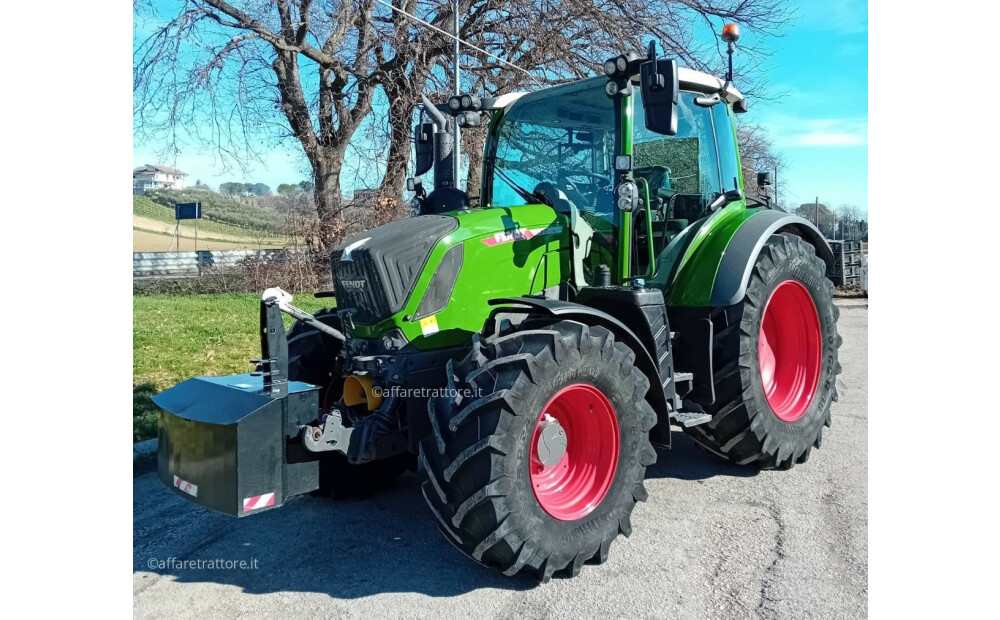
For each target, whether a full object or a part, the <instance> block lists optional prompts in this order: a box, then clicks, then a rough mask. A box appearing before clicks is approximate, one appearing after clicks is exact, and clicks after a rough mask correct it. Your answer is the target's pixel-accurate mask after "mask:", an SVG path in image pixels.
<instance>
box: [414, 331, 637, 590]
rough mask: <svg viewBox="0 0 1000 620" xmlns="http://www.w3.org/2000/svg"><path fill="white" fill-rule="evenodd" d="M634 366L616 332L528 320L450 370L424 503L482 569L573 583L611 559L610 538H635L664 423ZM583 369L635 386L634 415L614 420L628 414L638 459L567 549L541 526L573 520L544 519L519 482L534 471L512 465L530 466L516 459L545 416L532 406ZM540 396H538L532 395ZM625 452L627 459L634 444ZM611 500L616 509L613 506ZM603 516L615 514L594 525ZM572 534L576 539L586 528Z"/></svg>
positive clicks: (438, 408)
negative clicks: (652, 439) (657, 431)
mask: <svg viewBox="0 0 1000 620" xmlns="http://www.w3.org/2000/svg"><path fill="white" fill-rule="evenodd" d="M634 360H635V356H634V354H633V352H632V351H631V350H630V349H629V348H628V347H626V346H625V345H623V344H621V343H616V342H615V340H614V336H613V334H612V333H611V332H609V331H607V330H606V329H604V328H601V327H596V326H587V325H584V324H582V323H577V322H574V321H558V322H555V323H552V322H548V323H547V324H546V323H539V322H536V323H534V324H532V323H531V322H526V323H525V324H523V325H522V326H521V329H520V330H518V331H515V332H513V333H510V334H506V335H501V336H494V337H490V338H489V339H486V340H485V341H483V340H480V338H479V337H478V336H473V347H472V351H471V352H470V353H469V355H468V356H467V357H466V358H465V359H464V360H463V361H462V362H460V363H459V364H458V365H457V366H454V367H452V365H451V364H450V363H449V368H448V375H449V377H452V378H453V380H454V381H456V383H455V384H454V385H453V386H451V387H453V388H457V389H455V391H454V392H452V394H455V397H454V398H451V397H449V398H439V399H432V400H430V401H429V402H428V413H429V415H430V416H431V428H432V430H433V433H432V435H431V436H429V437H427V438H425V439H424V440H422V442H421V444H420V459H421V466H422V469H423V470H424V474H423V475H424V482H423V494H424V498H425V499H426V501H427V505H428V506H429V507H430V509H431V512H433V513H434V517H435V519H436V520H437V522H438V525H439V527H440V529H441V530H442V532H443V533H444V534H445V537H446V538H447V539H448V540H449V541H450V542H451V543H452V544H453V545H455V546H456V547H457V548H458V549H459V550H461V551H462V552H463V553H465V554H466V555H468V556H469V557H471V558H473V559H474V560H476V561H477V562H480V563H481V564H484V565H486V566H489V567H492V568H495V569H498V570H500V571H503V572H504V573H505V574H507V575H513V574H516V573H519V572H522V573H527V574H530V575H533V576H534V577H535V578H537V579H538V580H540V581H542V582H545V581H548V580H549V579H550V578H551V577H552V576H553V575H554V574H557V575H565V576H574V575H576V574H577V573H579V571H580V569H581V567H582V566H583V565H584V564H587V563H594V564H600V563H603V562H604V561H606V560H607V557H608V550H609V548H610V546H611V542H612V540H614V538H616V537H617V536H618V535H619V534H625V535H629V534H630V533H631V530H632V526H631V522H630V515H631V513H632V509H633V507H634V506H635V503H636V501H644V500H645V499H646V497H647V494H646V489H645V487H644V486H643V477H644V475H645V470H646V467H647V466H648V465H651V464H653V463H654V462H655V461H656V452H655V451H654V450H653V447H652V445H651V444H650V443H649V430H650V429H651V428H652V427H653V425H655V423H656V415H655V414H654V412H653V410H652V408H651V407H650V406H649V404H648V403H647V402H646V400H645V395H646V391H647V390H648V388H649V382H648V381H647V379H646V377H645V376H644V375H643V374H642V373H641V372H640V371H639V370H638V369H636V368H635V366H634ZM582 364H595V365H598V366H601V367H603V368H606V369H610V372H611V373H614V374H616V375H617V376H616V377H615V378H614V380H615V381H619V382H620V384H619V385H622V386H624V385H626V384H627V385H628V392H627V393H628V399H629V401H630V402H629V405H630V411H620V410H616V413H617V415H618V417H619V426H620V428H622V424H623V422H622V416H631V417H630V418H629V420H630V421H628V422H627V424H630V425H632V426H630V427H629V428H633V429H637V430H634V431H630V436H634V437H635V438H636V439H635V440H634V445H633V446H629V447H628V448H627V449H629V450H630V452H631V455H632V457H633V458H632V460H631V462H628V459H626V458H625V457H624V456H623V457H621V458H620V460H619V465H618V467H619V469H620V470H621V471H616V474H615V483H614V485H613V486H612V489H610V490H609V491H608V495H607V496H605V499H604V500H603V501H602V502H601V504H600V505H599V506H598V508H597V509H595V511H594V513H592V515H588V517H585V518H584V519H582V520H581V521H579V522H574V523H581V524H586V527H589V530H587V531H584V532H582V534H581V535H579V536H577V537H576V538H575V539H574V538H571V540H570V541H569V542H568V543H565V544H561V545H560V544H556V543H555V542H553V541H551V540H548V539H546V538H545V536H543V535H542V534H539V533H538V532H539V527H540V525H539V524H540V523H542V522H546V521H545V520H546V518H547V519H549V520H550V521H548V522H547V523H548V526H547V527H553V528H562V527H563V526H562V525H555V524H559V523H565V522H557V521H555V520H553V519H551V517H547V515H544V513H542V512H541V509H540V508H539V507H538V506H537V502H536V501H535V498H534V497H533V495H532V492H531V489H530V482H529V483H528V487H527V491H525V489H524V485H523V483H522V480H521V478H522V477H523V478H526V477H527V474H526V472H527V468H526V467H525V468H524V472H523V474H522V473H520V472H519V471H517V470H516V467H515V466H514V465H513V464H514V463H522V464H523V461H519V460H518V458H520V457H519V456H517V455H523V450H524V449H525V448H524V446H523V445H521V444H522V443H524V444H526V443H527V441H526V438H527V437H530V429H531V428H533V426H534V422H535V419H536V418H537V416H538V414H539V411H537V410H530V408H529V407H527V406H526V403H525V401H526V400H528V398H529V397H530V398H536V399H537V393H538V391H539V390H540V389H542V390H544V389H548V388H541V387H540V385H549V386H551V385H552V382H553V381H559V380H560V379H559V378H558V377H559V376H561V375H560V373H562V372H564V370H561V369H564V368H569V367H574V368H577V367H580V366H581V365H582ZM456 375H457V376H456ZM609 381H610V379H609ZM463 388H472V389H474V390H475V391H474V392H471V393H474V394H476V395H477V396H478V395H480V394H481V395H482V396H480V397H478V398H471V397H463V394H468V393H470V392H468V391H465V390H463ZM532 391H534V392H535V395H532V396H529V394H530V393H531V392H532ZM534 402H537V400H536V401H534ZM623 432H624V431H623ZM525 433H529V434H528V435H526V434H525ZM622 442H623V444H624V439H623V440H622ZM622 448H623V452H624V451H625V450H626V446H624V445H623V446H622ZM519 451H521V452H519ZM512 468H513V469H514V471H512ZM626 489H627V490H626ZM613 492H614V494H613ZM612 499H613V500H615V503H609V502H611V500H612ZM602 510H607V512H605V513H601V516H600V518H597V517H594V520H593V521H588V519H589V518H591V517H592V516H594V514H598V513H599V511H602ZM565 527H566V528H567V531H568V530H569V528H570V527H578V526H573V525H567V526H565ZM579 527H581V530H582V529H583V526H579ZM574 543H578V544H574Z"/></svg>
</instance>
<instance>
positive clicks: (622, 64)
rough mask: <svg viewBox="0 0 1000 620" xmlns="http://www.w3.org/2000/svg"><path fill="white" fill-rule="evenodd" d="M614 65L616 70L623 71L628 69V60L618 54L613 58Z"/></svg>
mask: <svg viewBox="0 0 1000 620" xmlns="http://www.w3.org/2000/svg"><path fill="white" fill-rule="evenodd" d="M615 66H616V67H618V71H625V69H628V60H626V59H625V57H624V56H619V57H618V59H617V60H615Z"/></svg>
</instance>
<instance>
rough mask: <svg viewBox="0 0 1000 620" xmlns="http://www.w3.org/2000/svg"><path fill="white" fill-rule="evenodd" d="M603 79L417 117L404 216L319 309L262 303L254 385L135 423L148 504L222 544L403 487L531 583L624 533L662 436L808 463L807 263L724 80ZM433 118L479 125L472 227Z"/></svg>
mask: <svg viewBox="0 0 1000 620" xmlns="http://www.w3.org/2000/svg"><path fill="white" fill-rule="evenodd" d="M604 73H605V76H603V77H598V78H592V79H586V80H582V81H578V82H573V83H570V84H565V85H561V86H556V87H552V88H546V89H543V90H538V91H536V92H533V93H530V94H521V93H518V94H507V95H503V96H500V97H497V98H493V99H480V98H478V97H476V96H473V95H465V96H460V97H454V98H452V100H451V101H450V102H449V105H447V106H442V109H440V110H439V109H437V108H436V107H434V106H426V111H427V113H428V114H429V115H430V117H431V119H432V121H431V122H428V123H421V124H420V125H418V127H417V130H416V143H417V155H418V157H417V159H418V162H417V171H418V174H421V173H423V172H425V171H426V170H428V169H429V168H430V167H431V166H434V168H435V188H434V190H433V191H432V192H430V193H429V194H427V193H426V192H424V190H423V188H422V187H421V185H420V183H419V182H417V181H416V180H414V181H413V182H412V183H411V184H410V187H411V188H412V189H414V190H415V191H416V194H417V198H416V199H415V202H416V209H417V210H418V211H419V213H420V215H418V216H415V217H412V218H408V219H404V220H399V221H394V222H391V223H389V224H386V225H384V226H380V227H378V228H375V229H374V230H370V231H368V232H365V233H362V234H360V235H358V236H356V237H353V238H351V239H348V240H346V241H345V242H344V243H343V244H342V245H341V246H340V247H339V248H338V249H337V250H335V251H334V252H333V254H332V270H333V281H334V288H335V290H334V291H333V292H332V293H319V295H331V296H335V297H336V307H335V308H333V309H330V310H324V311H321V312H319V313H317V314H316V315H314V316H313V315H310V314H307V313H305V312H303V311H301V310H299V309H298V308H296V307H295V306H293V305H292V303H291V301H292V299H291V297H290V296H289V295H288V294H287V293H285V292H284V291H282V290H281V289H269V290H268V291H265V292H264V294H263V295H262V299H261V319H260V335H261V347H262V351H263V354H262V356H261V358H260V359H258V360H253V361H254V362H255V363H256V364H257V371H256V372H254V373H249V374H245V375H235V376H228V377H199V378H194V379H189V380H187V381H185V382H183V383H180V384H179V385H177V386H174V387H173V388H170V389H168V390H166V391H164V392H162V393H161V394H159V395H157V396H156V397H155V399H154V400H155V401H156V403H157V404H158V405H159V406H160V407H161V408H162V409H163V412H162V413H161V416H160V429H159V439H160V442H159V473H160V476H161V478H162V480H163V482H164V483H165V484H167V485H168V486H169V487H171V488H172V489H174V491H175V492H177V493H178V494H180V495H182V496H183V497H186V498H187V499H189V500H191V501H194V502H196V503H198V504H200V505H203V506H206V507H208V508H212V509H215V510H218V511H221V512H224V513H227V514H230V515H233V516H237V517H242V516H246V515H249V514H253V513H257V512H261V511H263V510H267V509H270V508H273V507H277V506H280V505H282V504H283V503H284V502H286V501H287V500H288V499H289V498H291V497H293V496H295V495H299V494H304V493H309V492H324V491H330V492H333V493H340V492H344V491H351V490H355V491H357V490H360V491H371V490H374V489H376V488H379V487H381V486H385V485H388V484H390V483H391V482H392V481H393V480H395V479H396V478H397V477H398V476H399V475H400V474H402V473H403V472H405V471H407V470H414V469H417V470H419V472H420V475H421V476H422V477H423V483H422V491H423V495H424V497H425V499H426V502H427V506H428V507H429V508H430V512H431V514H432V515H433V517H434V519H436V521H437V524H438V526H439V527H440V529H441V531H442V532H443V534H444V536H445V538H447V540H448V541H450V542H451V543H452V544H454V545H455V546H456V547H457V548H459V549H460V550H461V551H462V552H463V553H465V554H466V555H468V556H470V557H471V558H473V559H474V560H476V561H477V562H480V563H481V564H483V565H485V566H488V567H492V568H495V569H497V570H500V571H503V572H504V573H505V574H508V575H512V574H515V573H526V574H529V575H532V576H533V577H534V578H536V579H538V580H541V581H547V580H548V579H549V578H550V577H551V576H552V575H554V574H555V575H560V576H564V575H566V576H573V575H576V574H577V573H578V572H579V571H580V568H581V567H582V566H583V565H584V564H587V563H593V564H600V563H603V562H604V561H605V560H606V559H607V557H608V551H609V547H610V546H611V543H612V541H613V540H614V539H615V538H616V537H617V536H618V535H619V534H625V535H626V536H627V535H629V534H630V533H631V531H632V526H631V524H630V515H631V513H632V510H633V508H634V506H635V504H636V502H638V501H642V500H645V499H646V497H647V493H646V489H645V487H644V486H643V478H644V475H645V472H646V468H647V467H649V466H650V465H652V464H653V463H655V462H656V459H657V452H656V450H655V449H654V446H658V447H663V448H668V447H669V446H670V442H671V427H672V426H673V427H678V428H680V429H682V430H683V432H684V433H687V434H688V435H689V436H690V437H691V438H692V439H693V440H694V441H695V442H697V444H698V445H699V446H701V447H702V448H704V449H705V450H706V451H708V452H710V453H711V454H713V455H715V456H717V457H719V458H722V459H725V460H727V461H731V462H732V463H735V464H738V465H745V466H748V467H757V468H776V469H787V468H790V467H792V466H793V465H795V464H797V463H803V462H805V461H806V460H807V459H808V458H809V454H810V451H811V450H812V449H813V448H814V447H815V448H818V447H819V446H820V442H821V439H822V432H823V427H824V426H829V425H830V405H831V402H832V401H834V400H836V399H837V390H836V376H837V374H838V373H839V372H840V364H839V363H838V361H837V350H838V347H839V345H840V341H841V339H840V337H839V336H838V334H837V318H838V311H837V309H836V307H835V306H834V305H833V303H832V291H833V286H832V283H831V282H830V281H829V280H828V279H827V278H826V273H827V269H828V268H829V267H830V266H831V265H832V264H833V253H832V252H831V250H830V247H829V245H828V244H827V242H826V241H825V240H824V238H823V236H822V235H821V234H820V232H819V231H818V230H817V229H816V228H815V227H814V226H813V225H812V224H811V223H809V222H808V221H807V220H804V219H802V218H800V217H797V216H794V215H790V214H788V213H785V212H783V211H780V210H777V209H774V208H771V206H770V203H769V200H768V199H767V197H766V196H762V197H761V199H760V200H755V199H751V198H748V197H747V196H745V195H744V192H743V188H744V183H743V176H742V172H741V167H740V160H739V152H738V149H737V143H736V137H735V131H734V124H733V114H734V113H738V112H741V111H745V109H746V102H745V100H744V98H743V96H742V95H741V94H740V92H739V91H738V90H736V89H735V88H734V87H733V86H732V84H731V83H730V80H729V79H727V80H726V81H725V82H723V81H722V80H720V79H718V78H716V77H714V76H711V75H707V74H704V73H699V72H696V71H691V70H687V69H684V68H680V69H679V68H678V67H677V65H676V63H675V62H674V61H672V60H667V59H663V58H656V56H655V54H654V53H653V50H652V47H651V49H650V51H649V53H648V54H647V55H645V56H639V55H636V54H627V55H621V56H619V57H616V58H612V59H611V60H609V61H608V62H607V63H606V64H605V66H604ZM449 115H450V116H451V117H452V119H453V120H452V121H451V122H453V123H458V124H459V125H460V126H461V125H464V126H469V125H475V124H478V123H479V122H480V121H481V119H484V117H488V123H489V125H488V126H489V136H488V139H487V141H486V144H485V153H484V166H483V178H482V181H483V182H482V194H481V196H480V197H479V206H478V207H476V208H470V207H469V202H470V201H469V199H468V197H467V196H466V195H465V194H464V192H462V191H460V190H459V189H458V188H457V184H456V183H455V182H454V180H455V176H454V173H453V172H449V171H452V170H454V167H453V159H452V158H453V157H455V156H457V154H456V153H454V152H452V151H451V150H450V148H448V139H447V138H448V128H447V127H446V125H447V124H448V120H449V119H448V118H447V117H448V116H449ZM759 180H760V181H761V182H764V181H765V179H763V178H761V179H759ZM751 201H753V203H752V204H751ZM282 312H285V313H290V314H292V315H293V316H295V317H296V318H297V319H298V320H297V322H296V323H295V324H294V325H293V326H292V327H291V329H290V330H289V331H288V332H287V333H286V332H285V331H284V328H283V326H282V320H281V314H282Z"/></svg>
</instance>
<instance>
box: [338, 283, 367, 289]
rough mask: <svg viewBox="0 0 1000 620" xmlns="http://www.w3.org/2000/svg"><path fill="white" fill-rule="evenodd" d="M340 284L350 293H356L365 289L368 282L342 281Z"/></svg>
mask: <svg viewBox="0 0 1000 620" xmlns="http://www.w3.org/2000/svg"><path fill="white" fill-rule="evenodd" d="M340 284H341V286H343V287H344V288H345V289H347V290H349V291H356V290H358V289H362V288H364V287H365V284H366V282H365V281H364V280H341V281H340Z"/></svg>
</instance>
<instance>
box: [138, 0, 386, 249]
mask: <svg viewBox="0 0 1000 620" xmlns="http://www.w3.org/2000/svg"><path fill="white" fill-rule="evenodd" d="M373 5H374V0H353V1H347V0H340V1H335V2H329V1H323V2H319V3H314V2H313V0H275V1H273V2H261V1H253V0H244V1H242V2H233V3H231V2H226V1H224V0H183V2H182V3H181V7H180V10H179V12H178V13H177V14H176V15H174V16H172V17H171V18H169V19H168V20H166V21H163V22H159V23H157V24H156V26H155V28H154V31H153V33H152V34H151V35H150V36H149V37H148V38H147V39H145V40H144V41H143V42H142V43H140V44H139V45H138V47H137V49H136V51H135V54H134V61H133V73H134V75H133V80H134V83H133V88H134V116H135V119H134V120H135V125H136V131H137V134H138V135H139V137H140V138H141V139H142V138H145V139H150V140H158V141H164V142H166V143H167V144H168V145H169V147H170V148H171V149H172V150H174V152H177V151H178V150H179V149H180V147H181V146H182V145H183V144H185V143H186V142H189V141H195V142H200V143H209V144H213V145H214V146H216V147H217V148H218V149H219V152H220V154H221V155H222V156H223V158H224V159H225V160H226V161H230V162H235V163H237V164H240V165H245V164H246V162H247V161H249V160H250V159H252V158H253V157H255V156H257V155H259V153H260V150H261V147H262V145H263V144H265V143H266V141H267V140H269V139H270V140H274V141H281V140H282V139H287V138H292V139H294V140H295V141H297V142H298V144H299V145H300V146H301V148H302V150H303V152H304V153H305V156H306V158H307V159H308V161H309V165H310V167H311V169H312V175H313V179H314V183H315V185H314V190H313V191H314V197H315V203H316V209H317V212H318V214H319V217H320V222H321V231H322V232H321V238H322V241H323V243H324V245H329V244H330V243H332V242H334V241H335V240H336V239H337V238H338V237H339V236H340V235H341V233H342V231H343V228H344V225H343V220H342V210H343V207H344V204H343V198H342V196H341V190H340V174H341V169H342V168H343V165H344V157H345V152H346V149H347V146H348V143H349V141H350V139H351V137H352V136H353V135H354V132H355V131H356V130H357V128H358V126H359V125H360V124H361V122H362V120H363V119H364V118H365V117H366V116H367V115H368V114H369V113H370V112H371V109H372V107H371V106H372V96H373V94H374V91H375V87H376V84H377V83H378V79H379V76H380V75H381V74H382V73H383V72H384V63H385V58H384V50H383V46H382V45H381V42H380V41H379V40H378V37H377V36H376V33H375V32H374V31H373V30H372V28H371V22H372V9H373ZM204 127H208V128H210V129H208V130H206V129H204Z"/></svg>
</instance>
